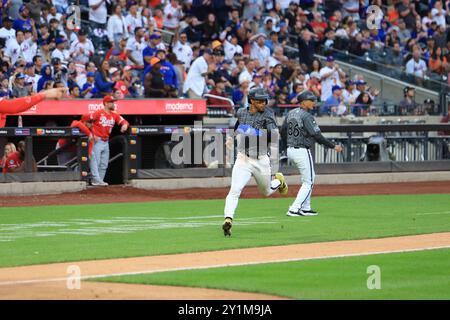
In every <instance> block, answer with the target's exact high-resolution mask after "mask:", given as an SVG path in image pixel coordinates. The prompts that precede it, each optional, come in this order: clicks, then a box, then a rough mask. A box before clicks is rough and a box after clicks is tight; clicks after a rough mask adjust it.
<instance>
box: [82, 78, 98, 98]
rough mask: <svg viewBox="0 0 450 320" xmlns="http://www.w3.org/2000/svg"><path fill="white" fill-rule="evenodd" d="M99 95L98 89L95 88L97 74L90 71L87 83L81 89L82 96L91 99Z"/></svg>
mask: <svg viewBox="0 0 450 320" xmlns="http://www.w3.org/2000/svg"><path fill="white" fill-rule="evenodd" d="M96 94H97V88H96V87H95V73H94V72H92V71H89V72H87V73H86V83H84V84H83V86H82V87H81V92H80V96H81V97H82V98H86V99H90V98H92V97H94V96H95V95H96Z"/></svg>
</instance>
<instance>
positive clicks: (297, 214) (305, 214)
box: [286, 210, 318, 217]
mask: <svg viewBox="0 0 450 320" xmlns="http://www.w3.org/2000/svg"><path fill="white" fill-rule="evenodd" d="M286 215H287V216H289V217H308V216H317V215H318V213H317V212H316V211H313V210H308V211H303V210H298V211H291V210H289V211H288V212H287V213H286Z"/></svg>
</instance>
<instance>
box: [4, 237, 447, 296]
mask: <svg viewBox="0 0 450 320" xmlns="http://www.w3.org/2000/svg"><path fill="white" fill-rule="evenodd" d="M434 248H450V233H449V232H446V233H434V234H424V235H416V236H404V237H391V238H381V239H366V240H353V241H333V242H323V243H310V244H294V245H286V246H272V247H262V248H248V249H233V250H225V251H211V252H199V253H185V254H177V255H162V256H153V257H139V258H123V259H108V260H96V261H82V262H71V263H55V264H48V265H35V266H24V267H16V268H1V269H0V299H176V300H182V299H210V300H212V299H251V300H256V299H277V298H279V297H274V296H270V295H262V294H253V293H241V292H233V291H223V290H212V289H202V288H181V287H161V286H147V285H130V284H109V283H97V282H85V281H82V282H81V288H80V289H79V290H68V289H67V270H68V267H69V266H73V265H76V266H78V267H79V268H80V270H81V278H82V280H84V279H85V278H91V279H92V278H93V279H95V278H101V277H104V276H111V275H123V274H142V273H155V272H162V271H173V270H192V269H204V268H211V267H224V266H232V265H252V264H259V263H267V262H282V261H300V260H308V259H326V258H333V257H345V256H358V255H368V254H379V253H393V252H406V251H417V250H427V249H434Z"/></svg>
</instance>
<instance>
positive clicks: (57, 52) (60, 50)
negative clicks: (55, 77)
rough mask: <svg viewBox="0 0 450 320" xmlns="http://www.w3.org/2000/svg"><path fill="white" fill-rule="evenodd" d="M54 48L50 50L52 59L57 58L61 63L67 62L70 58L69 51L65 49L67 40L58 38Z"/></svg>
mask: <svg viewBox="0 0 450 320" xmlns="http://www.w3.org/2000/svg"><path fill="white" fill-rule="evenodd" d="M55 45H56V47H55V49H54V50H53V52H52V59H53V58H58V59H59V60H60V61H61V62H62V63H67V62H68V61H69V59H70V52H69V50H67V49H66V48H67V40H66V39H64V38H58V39H56V42H55Z"/></svg>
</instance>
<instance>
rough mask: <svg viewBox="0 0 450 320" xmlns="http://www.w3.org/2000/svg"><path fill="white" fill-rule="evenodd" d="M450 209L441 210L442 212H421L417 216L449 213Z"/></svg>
mask: <svg viewBox="0 0 450 320" xmlns="http://www.w3.org/2000/svg"><path fill="white" fill-rule="evenodd" d="M449 213H450V211H440V212H421V213H416V216H425V215H431V214H449Z"/></svg>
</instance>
